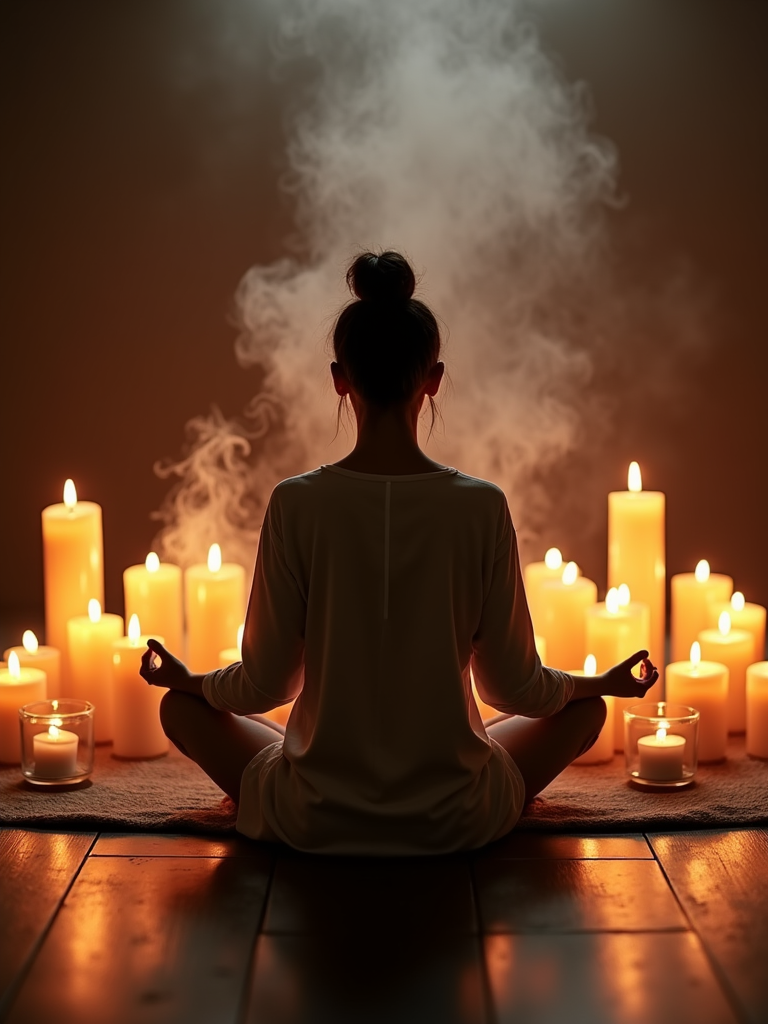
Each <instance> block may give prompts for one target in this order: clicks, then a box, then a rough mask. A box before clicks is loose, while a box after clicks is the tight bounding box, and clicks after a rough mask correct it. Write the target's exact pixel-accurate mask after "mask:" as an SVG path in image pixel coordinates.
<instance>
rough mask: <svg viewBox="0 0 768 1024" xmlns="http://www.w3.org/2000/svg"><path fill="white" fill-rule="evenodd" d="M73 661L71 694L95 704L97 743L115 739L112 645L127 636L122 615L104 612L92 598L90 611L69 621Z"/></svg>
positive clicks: (94, 724)
mask: <svg viewBox="0 0 768 1024" xmlns="http://www.w3.org/2000/svg"><path fill="white" fill-rule="evenodd" d="M67 635H68V639H69V664H70V666H71V669H72V681H71V683H70V685H69V691H70V692H69V694H68V696H70V697H76V698H77V699H78V700H89V701H90V702H91V704H93V707H94V712H93V734H94V740H95V742H96V743H109V741H110V740H111V739H112V730H113V715H112V644H113V643H114V641H115V640H117V639H118V637H121V636H122V635H123V618H122V616H121V615H111V614H107V613H105V614H102V611H101V605H100V604H99V602H98V601H97V600H96V599H95V598H92V599H91V600H90V601H89V602H88V614H87V615H78V616H76V617H75V618H73V619H70V620H69V622H68V623H67Z"/></svg>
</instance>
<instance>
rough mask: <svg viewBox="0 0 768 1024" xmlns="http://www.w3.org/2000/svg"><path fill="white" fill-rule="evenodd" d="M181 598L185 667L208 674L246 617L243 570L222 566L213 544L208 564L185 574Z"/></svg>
mask: <svg viewBox="0 0 768 1024" xmlns="http://www.w3.org/2000/svg"><path fill="white" fill-rule="evenodd" d="M184 598H185V608H186V619H187V664H188V665H189V668H190V670H191V671H192V672H211V671H212V670H213V669H215V668H218V665H219V652H220V651H222V650H224V649H225V648H226V647H228V646H229V645H230V644H231V643H232V637H233V636H235V634H236V631H237V626H238V623H240V622H242V621H243V618H244V617H245V570H244V569H243V567H242V565H236V564H235V563H234V562H224V563H223V564H222V561H221V549H220V548H219V545H218V544H212V545H211V548H210V551H209V552H208V564H207V565H191V566H190V567H189V568H188V569H187V571H186V572H185V574H184Z"/></svg>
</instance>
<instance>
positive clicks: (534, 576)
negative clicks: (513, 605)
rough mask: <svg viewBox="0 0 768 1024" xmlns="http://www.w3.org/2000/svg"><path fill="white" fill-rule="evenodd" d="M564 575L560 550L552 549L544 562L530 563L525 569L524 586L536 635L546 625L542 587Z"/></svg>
mask: <svg viewBox="0 0 768 1024" xmlns="http://www.w3.org/2000/svg"><path fill="white" fill-rule="evenodd" d="M562 575H563V556H562V555H561V554H560V550H559V548H550V549H549V550H548V551H547V553H546V554H545V555H544V561H543V562H529V563H528V565H526V566H525V567H524V569H523V584H524V586H525V597H526V600H527V602H528V611H529V612H530V613H531V622H532V623H533V631H534V633H538V632H539V630H540V627H541V626H542V625H543V624H544V609H543V607H542V603H541V586H542V584H543V583H546V582H547V581H548V580H559V579H560V578H561V576H562Z"/></svg>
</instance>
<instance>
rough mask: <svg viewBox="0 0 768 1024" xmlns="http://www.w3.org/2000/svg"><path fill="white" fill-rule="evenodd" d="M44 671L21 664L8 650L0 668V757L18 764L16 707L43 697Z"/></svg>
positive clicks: (19, 756)
mask: <svg viewBox="0 0 768 1024" xmlns="http://www.w3.org/2000/svg"><path fill="white" fill-rule="evenodd" d="M45 686H46V680H45V672H41V671H40V669H37V668H22V667H21V665H20V664H19V657H18V655H17V654H16V653H15V652H13V651H11V654H10V656H9V658H8V667H7V668H0V761H2V762H3V763H5V764H21V733H20V731H19V708H21V707H22V706H23V705H24V704H31V703H32V702H33V701H36V700H45Z"/></svg>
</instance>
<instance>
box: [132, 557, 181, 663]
mask: <svg viewBox="0 0 768 1024" xmlns="http://www.w3.org/2000/svg"><path fill="white" fill-rule="evenodd" d="M123 592H124V594H125V617H126V619H127V620H128V621H129V622H130V621H131V616H133V615H137V616H138V618H139V622H140V623H141V625H142V628H143V629H144V630H145V631H146V632H147V633H149V634H150V635H152V636H154V635H155V634H157V633H160V634H161V635H162V636H164V637H165V644H166V647H167V649H168V650H169V651H170V652H171V654H174V655H175V656H176V657H177V658H179V659H180V660H181V661H184V659H185V656H186V653H185V651H184V621H183V609H182V599H181V569H180V568H179V566H178V565H173V564H172V563H170V562H161V561H160V559H159V558H158V557H157V555H156V554H155V552H154V551H150V553H149V554H148V555H147V559H146V561H145V562H144V564H143V565H129V566H128V568H127V569H126V570H125V572H124V573H123Z"/></svg>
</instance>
